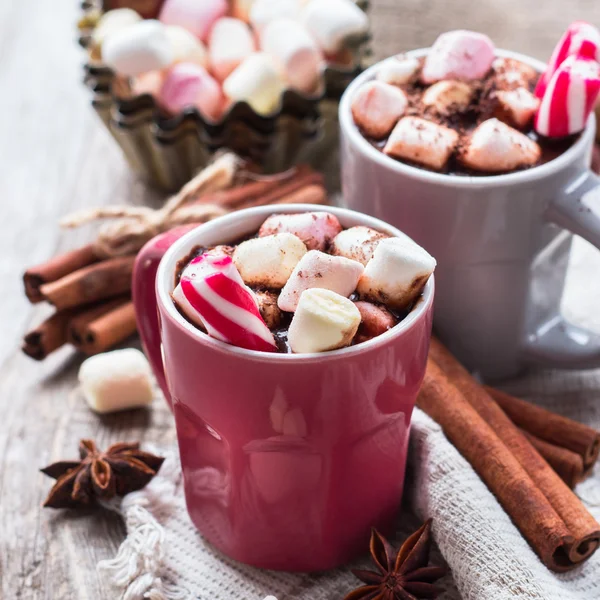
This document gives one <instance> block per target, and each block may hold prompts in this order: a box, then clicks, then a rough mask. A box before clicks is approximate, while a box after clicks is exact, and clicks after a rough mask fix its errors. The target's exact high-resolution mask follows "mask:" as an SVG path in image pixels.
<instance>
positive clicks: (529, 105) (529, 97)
mask: <svg viewBox="0 0 600 600" xmlns="http://www.w3.org/2000/svg"><path fill="white" fill-rule="evenodd" d="M496 99H497V101H498V109H497V111H496V116H497V117H498V118H499V119H500V120H501V121H506V122H507V123H508V124H509V125H512V126H514V127H517V128H519V129H524V128H525V127H527V125H529V123H530V122H531V120H532V119H533V116H534V115H535V112H536V111H537V109H538V108H539V106H540V101H539V99H538V98H536V97H535V96H534V95H533V94H532V93H531V92H530V91H529V90H527V89H525V88H522V87H520V88H516V89H514V90H498V91H497V92H496Z"/></svg>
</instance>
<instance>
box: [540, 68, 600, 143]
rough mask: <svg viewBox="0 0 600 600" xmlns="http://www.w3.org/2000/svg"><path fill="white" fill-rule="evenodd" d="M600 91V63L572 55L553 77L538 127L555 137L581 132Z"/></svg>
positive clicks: (544, 132)
mask: <svg viewBox="0 0 600 600" xmlns="http://www.w3.org/2000/svg"><path fill="white" fill-rule="evenodd" d="M599 93H600V64H598V63H597V62H596V61H595V60H594V59H591V58H584V57H576V56H570V57H569V58H567V59H566V60H565V61H564V62H563V64H562V65H561V66H560V67H559V68H558V70H557V71H556V73H554V75H553V76H552V79H551V80H550V83H549V84H548V87H547V89H546V93H545V94H544V97H543V98H542V102H541V103H540V108H539V109H538V112H537V113H536V115H535V121H534V128H535V130H536V131H537V133H539V134H540V135H543V136H545V137H551V138H558V137H564V136H567V135H572V134H574V133H579V132H580V131H583V129H584V128H585V124H586V123H587V120H588V117H589V116H590V113H591V112H592V110H594V105H595V103H596V99H597V98H598V94H599Z"/></svg>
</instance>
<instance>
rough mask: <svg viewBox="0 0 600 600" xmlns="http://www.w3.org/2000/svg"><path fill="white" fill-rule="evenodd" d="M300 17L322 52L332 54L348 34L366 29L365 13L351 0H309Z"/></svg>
mask: <svg viewBox="0 0 600 600" xmlns="http://www.w3.org/2000/svg"><path fill="white" fill-rule="evenodd" d="M300 18H301V21H302V23H303V24H304V26H305V27H306V28H307V30H308V33H310V35H312V37H313V38H314V39H315V40H316V41H317V44H319V47H320V48H321V49H322V50H323V52H325V53H326V54H335V53H336V52H338V51H339V50H341V49H342V48H343V47H344V44H345V43H346V41H347V39H348V38H351V37H355V36H360V35H364V34H366V33H367V31H368V30H369V19H368V18H367V15H366V14H365V13H364V12H363V11H362V10H361V9H360V8H358V6H356V4H355V3H354V2H353V1H352V0H311V1H310V2H308V4H306V6H305V7H304V8H303V9H302V12H301V15H300Z"/></svg>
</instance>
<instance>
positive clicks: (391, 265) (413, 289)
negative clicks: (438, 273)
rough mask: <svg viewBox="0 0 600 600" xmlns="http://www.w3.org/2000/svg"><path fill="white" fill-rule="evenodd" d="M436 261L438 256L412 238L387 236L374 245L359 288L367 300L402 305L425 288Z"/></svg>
mask: <svg viewBox="0 0 600 600" xmlns="http://www.w3.org/2000/svg"><path fill="white" fill-rule="evenodd" d="M435 265H436V261H435V259H434V258H433V257H432V256H431V255H430V254H429V253H428V252H427V251H426V250H425V249H424V248H422V247H421V246H419V245H418V244H416V243H415V242H413V241H412V240H410V239H409V238H387V239H385V240H381V242H379V244H378V246H377V248H375V252H374V253H373V258H372V259H371V260H370V261H369V262H368V263H367V266H366V267H365V272H364V273H363V276H362V277H361V278H360V281H359V282H358V287H357V291H358V293H359V294H360V296H361V298H364V299H366V300H371V301H373V302H380V303H381V304H384V305H385V306H387V307H388V308H391V309H403V308H406V307H407V306H408V305H409V304H410V303H411V302H413V301H414V300H415V299H416V298H417V297H418V296H419V294H420V293H421V292H422V290H423V287H424V286H425V284H426V283H427V280H428V279H429V276H430V275H431V274H432V273H433V270H434V269H435Z"/></svg>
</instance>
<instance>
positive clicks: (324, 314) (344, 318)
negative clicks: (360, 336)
mask: <svg viewBox="0 0 600 600" xmlns="http://www.w3.org/2000/svg"><path fill="white" fill-rule="evenodd" d="M359 325H360V312H359V310H358V308H356V306H355V304H354V302H352V301H351V300H348V298H345V297H344V296H341V295H340V294H336V293H335V292H332V291H331V290H325V289H319V288H313V289H310V290H306V291H305V292H303V293H302V296H300V301H299V302H298V308H297V309H296V312H295V314H294V318H293V319H292V322H291V323H290V327H289V330H288V343H289V345H290V348H291V349H292V352H295V353H299V352H325V351H327V350H335V349H337V348H343V347H344V346H349V345H350V344H351V343H352V338H354V335H355V334H356V331H357V329H358V326H359Z"/></svg>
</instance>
